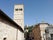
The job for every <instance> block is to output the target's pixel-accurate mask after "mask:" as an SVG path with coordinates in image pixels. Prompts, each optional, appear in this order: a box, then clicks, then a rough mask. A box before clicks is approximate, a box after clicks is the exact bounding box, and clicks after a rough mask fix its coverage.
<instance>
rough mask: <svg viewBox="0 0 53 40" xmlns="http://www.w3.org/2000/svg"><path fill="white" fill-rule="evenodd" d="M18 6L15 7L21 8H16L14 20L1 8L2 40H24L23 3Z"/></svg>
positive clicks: (0, 30) (0, 28)
mask: <svg viewBox="0 0 53 40" xmlns="http://www.w3.org/2000/svg"><path fill="white" fill-rule="evenodd" d="M16 6H17V7H16ZM16 6H15V8H18V7H20V8H18V9H14V14H15V15H14V20H12V19H11V18H10V17H8V16H7V15H6V14H5V13H4V12H2V11H1V10H0V40H24V31H23V30H24V15H23V13H22V12H24V11H22V8H23V5H16ZM18 10H20V11H19V12H18ZM16 13H17V14H18V15H17V14H16ZM19 22H20V23H19Z"/></svg>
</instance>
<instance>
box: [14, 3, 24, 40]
mask: <svg viewBox="0 0 53 40" xmlns="http://www.w3.org/2000/svg"><path fill="white" fill-rule="evenodd" d="M14 21H15V22H16V23H17V24H18V25H20V26H21V28H22V29H23V30H24V5H23V4H18V5H15V6H14ZM17 33H18V38H17V40H24V33H22V32H20V31H19V30H18V32H17Z"/></svg>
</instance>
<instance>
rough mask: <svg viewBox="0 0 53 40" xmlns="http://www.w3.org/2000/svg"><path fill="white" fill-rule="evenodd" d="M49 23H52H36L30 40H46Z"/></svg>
mask: <svg viewBox="0 0 53 40" xmlns="http://www.w3.org/2000/svg"><path fill="white" fill-rule="evenodd" d="M49 25H50V24H48V23H44V22H42V23H38V24H36V25H35V26H34V27H33V29H32V32H31V33H30V40H46V39H45V37H46V36H45V29H46V28H47V27H48V26H49Z"/></svg>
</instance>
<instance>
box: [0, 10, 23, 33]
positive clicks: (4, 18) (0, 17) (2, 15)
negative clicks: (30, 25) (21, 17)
mask: <svg viewBox="0 0 53 40" xmlns="http://www.w3.org/2000/svg"><path fill="white" fill-rule="evenodd" d="M0 22H3V23H6V24H8V25H11V26H12V27H15V28H17V29H19V30H20V31H21V32H24V31H23V29H22V28H21V26H19V25H18V24H17V23H16V22H15V21H13V20H12V19H11V18H10V17H9V16H7V15H6V14H5V13H4V12H3V11H2V10H1V9H0Z"/></svg>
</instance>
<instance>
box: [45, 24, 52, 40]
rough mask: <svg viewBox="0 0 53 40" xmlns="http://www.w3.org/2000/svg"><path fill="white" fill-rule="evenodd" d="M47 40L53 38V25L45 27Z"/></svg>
mask: <svg viewBox="0 0 53 40" xmlns="http://www.w3.org/2000/svg"><path fill="white" fill-rule="evenodd" d="M45 35H46V40H53V25H50V26H48V27H47V28H46V29H45Z"/></svg>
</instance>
